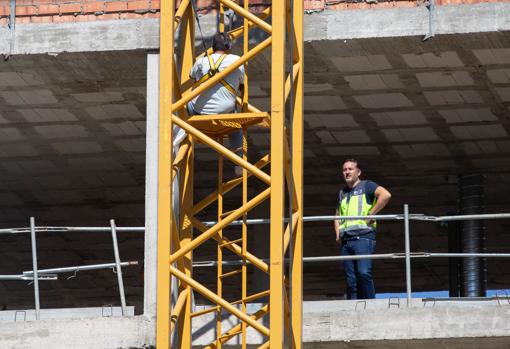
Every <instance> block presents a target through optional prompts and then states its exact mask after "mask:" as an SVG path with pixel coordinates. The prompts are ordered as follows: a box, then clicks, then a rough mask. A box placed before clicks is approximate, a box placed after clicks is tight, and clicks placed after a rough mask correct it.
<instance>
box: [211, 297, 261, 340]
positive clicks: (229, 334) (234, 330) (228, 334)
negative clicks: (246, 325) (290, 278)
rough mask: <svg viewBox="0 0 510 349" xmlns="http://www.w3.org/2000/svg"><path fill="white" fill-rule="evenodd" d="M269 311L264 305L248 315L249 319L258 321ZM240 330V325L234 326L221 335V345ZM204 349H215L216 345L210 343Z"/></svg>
mask: <svg viewBox="0 0 510 349" xmlns="http://www.w3.org/2000/svg"><path fill="white" fill-rule="evenodd" d="M268 311H269V306H268V305H267V304H266V305H264V306H263V307H262V308H260V309H259V310H257V311H256V312H255V313H254V314H253V315H250V318H252V319H253V320H258V319H260V318H261V317H262V316H264V315H266V314H267V313H268ZM240 329H241V325H240V324H239V325H236V326H234V327H232V328H231V329H230V330H228V331H227V332H226V333H224V334H223V336H222V339H221V343H222V344H223V343H225V342H227V341H228V340H229V339H231V338H233V337H234V336H235V335H236V334H237V333H239V330H240ZM204 349H217V346H216V344H214V343H211V344H209V345H208V346H206V347H204Z"/></svg>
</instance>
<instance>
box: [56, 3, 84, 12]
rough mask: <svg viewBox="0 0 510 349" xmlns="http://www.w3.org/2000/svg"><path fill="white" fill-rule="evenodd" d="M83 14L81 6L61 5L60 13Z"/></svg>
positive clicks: (77, 4) (76, 4)
mask: <svg viewBox="0 0 510 349" xmlns="http://www.w3.org/2000/svg"><path fill="white" fill-rule="evenodd" d="M80 12H81V4H79V3H75V4H60V12H59V13H80Z"/></svg>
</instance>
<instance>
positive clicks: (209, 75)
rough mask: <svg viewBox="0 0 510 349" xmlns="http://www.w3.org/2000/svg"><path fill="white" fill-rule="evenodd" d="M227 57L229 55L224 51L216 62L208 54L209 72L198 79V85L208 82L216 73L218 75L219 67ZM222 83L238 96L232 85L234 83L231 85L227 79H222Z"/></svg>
mask: <svg viewBox="0 0 510 349" xmlns="http://www.w3.org/2000/svg"><path fill="white" fill-rule="evenodd" d="M226 57H227V54H225V53H224V54H222V55H221V56H220V58H218V60H217V61H216V63H214V61H213V59H212V57H211V56H209V55H207V59H208V60H209V71H208V72H207V74H205V75H204V76H202V77H201V78H200V79H199V80H198V81H197V85H201V84H203V83H204V82H206V81H207V80H209V79H210V78H212V77H213V76H214V75H216V74H217V73H218V69H219V68H220V65H221V63H222V62H223V60H224V59H225V58H226ZM220 84H222V85H223V86H224V87H225V88H226V89H227V90H228V91H229V92H230V93H232V94H233V95H234V97H236V96H237V93H236V90H235V89H234V88H233V87H232V85H230V84H229V83H228V82H227V81H225V79H221V80H220Z"/></svg>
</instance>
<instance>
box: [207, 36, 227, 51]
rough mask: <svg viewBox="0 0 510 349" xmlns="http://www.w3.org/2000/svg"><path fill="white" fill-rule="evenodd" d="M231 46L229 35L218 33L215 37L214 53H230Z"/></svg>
mask: <svg viewBox="0 0 510 349" xmlns="http://www.w3.org/2000/svg"><path fill="white" fill-rule="evenodd" d="M231 46H232V43H231V41H230V37H229V36H228V34H227V33H218V34H216V35H214V36H213V42H212V48H213V51H228V50H230V47H231Z"/></svg>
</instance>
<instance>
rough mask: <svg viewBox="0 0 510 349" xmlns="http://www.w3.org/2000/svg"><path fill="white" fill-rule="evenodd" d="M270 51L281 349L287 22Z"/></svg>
mask: <svg viewBox="0 0 510 349" xmlns="http://www.w3.org/2000/svg"><path fill="white" fill-rule="evenodd" d="M271 6H272V15H273V18H279V19H285V17H286V2H285V1H273V2H272V5H271ZM272 38H273V41H272V49H271V64H272V69H271V208H270V219H271V223H270V252H269V256H270V257H269V258H270V269H269V270H270V273H269V286H270V290H271V294H270V295H269V308H270V309H271V316H270V317H269V331H270V335H269V346H270V347H271V349H282V348H283V339H284V329H283V314H284V309H283V296H284V295H283V287H284V284H283V276H284V271H283V267H284V262H283V217H284V207H285V190H284V186H285V183H284V181H285V178H284V166H286V164H284V160H285V157H284V141H283V139H284V137H286V135H285V20H278V21H273V31H272Z"/></svg>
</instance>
